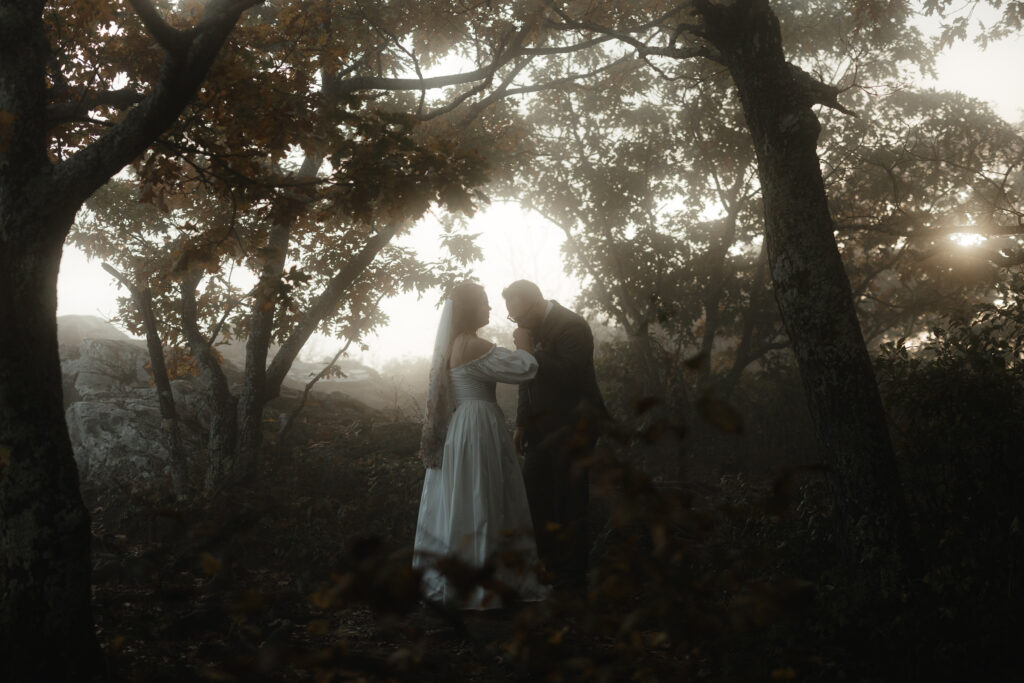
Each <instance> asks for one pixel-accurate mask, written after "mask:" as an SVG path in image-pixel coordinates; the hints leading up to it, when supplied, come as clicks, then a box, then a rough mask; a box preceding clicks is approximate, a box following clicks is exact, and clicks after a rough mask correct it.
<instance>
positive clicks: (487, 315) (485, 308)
mask: <svg viewBox="0 0 1024 683" xmlns="http://www.w3.org/2000/svg"><path fill="white" fill-rule="evenodd" d="M477 305H478V309H477V320H479V321H481V322H480V325H479V327H483V326H484V325H486V324H487V323H489V322H491V305H490V303H488V301H487V295H486V294H485V295H484V296H483V298H482V299H481V300H480V303H479V304H477Z"/></svg>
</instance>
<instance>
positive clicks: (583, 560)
mask: <svg viewBox="0 0 1024 683" xmlns="http://www.w3.org/2000/svg"><path fill="white" fill-rule="evenodd" d="M549 444H550V445H549ZM590 450H591V449H590V448H586V449H582V448H579V447H577V448H568V447H566V446H565V445H563V444H557V445H556V444H554V443H551V440H548V442H547V443H544V442H542V444H541V445H540V446H531V445H530V444H529V443H528V444H527V445H526V448H525V449H524V455H525V461H524V463H523V480H524V482H525V484H526V497H527V500H528V501H529V504H530V516H531V517H532V519H533V532H534V535H535V537H536V539H537V552H538V554H539V555H540V559H541V560H543V562H544V565H545V567H546V568H547V569H548V571H550V572H551V573H553V574H554V577H555V578H554V582H555V586H557V587H569V588H582V587H585V586H586V581H587V560H588V556H589V554H590V542H589V538H588V529H587V523H588V522H587V507H588V503H589V501H590V478H589V476H588V474H587V471H586V470H585V469H581V468H580V467H575V466H574V465H575V463H577V462H578V461H579V460H581V459H582V458H583V457H584V456H585V455H587V454H589V452H590Z"/></svg>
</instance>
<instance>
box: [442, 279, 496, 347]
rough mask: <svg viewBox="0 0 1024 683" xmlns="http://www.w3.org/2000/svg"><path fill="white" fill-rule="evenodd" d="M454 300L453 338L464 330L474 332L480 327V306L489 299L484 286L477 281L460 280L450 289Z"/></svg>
mask: <svg viewBox="0 0 1024 683" xmlns="http://www.w3.org/2000/svg"><path fill="white" fill-rule="evenodd" d="M448 298H449V299H451V300H452V339H455V337H457V336H459V335H460V334H462V333H463V332H469V333H470V334H472V333H473V332H476V331H477V330H478V329H479V328H480V327H481V324H480V312H479V309H478V306H479V305H480V304H481V303H485V302H486V301H487V293H486V292H485V291H484V288H483V287H481V286H480V285H478V284H477V283H475V282H460V283H459V284H457V285H455V286H454V287H452V288H451V289H450V290H449V291H448Z"/></svg>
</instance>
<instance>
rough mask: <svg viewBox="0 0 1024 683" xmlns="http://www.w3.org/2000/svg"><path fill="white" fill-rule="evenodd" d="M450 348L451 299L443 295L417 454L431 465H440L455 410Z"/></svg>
mask: <svg viewBox="0 0 1024 683" xmlns="http://www.w3.org/2000/svg"><path fill="white" fill-rule="evenodd" d="M451 350H452V300H451V299H450V298H446V299H445V301H444V307H443V308H442V309H441V321H440V322H439V323H438V324H437V336H436V337H435V338H434V355H433V357H432V359H431V362H430V379H429V380H428V383H427V409H426V413H425V415H424V416H423V432H422V434H421V435H420V458H421V459H422V460H423V464H424V465H425V466H426V467H430V468H435V469H437V468H440V467H441V458H442V455H443V451H444V440H445V436H447V434H448V422H449V420H451V417H452V412H453V411H454V410H455V400H454V397H453V396H452V383H451V377H450V376H449V373H448V360H449V358H450V357H451Z"/></svg>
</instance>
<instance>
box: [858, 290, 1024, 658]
mask: <svg viewBox="0 0 1024 683" xmlns="http://www.w3.org/2000/svg"><path fill="white" fill-rule="evenodd" d="M1022 335H1024V317H1022V315H1021V306H1020V301H1019V299H1014V300H1013V301H1011V302H1009V303H1004V304H1003V305H1002V306H986V307H984V308H983V309H982V311H981V312H980V313H977V314H975V315H974V316H972V317H971V318H952V319H950V320H948V322H946V323H944V324H943V326H942V327H938V326H937V327H935V328H934V329H932V330H931V333H930V334H929V335H928V337H927V338H926V339H924V340H922V341H920V342H919V343H917V344H915V345H914V346H911V345H910V344H909V342H908V340H906V339H900V340H899V341H897V342H891V343H887V344H886V345H884V346H883V348H882V353H881V355H880V356H879V358H878V360H877V364H876V367H877V372H878V377H879V383H880V388H881V389H882V393H883V396H884V397H885V400H886V404H887V406H888V410H889V414H890V418H891V423H892V427H893V434H894V438H895V442H896V445H897V449H898V451H897V452H898V454H899V457H900V464H901V469H902V474H903V477H904V481H905V489H906V492H907V497H908V500H909V502H910V504H911V511H912V514H913V517H914V523H915V526H916V529H917V534H918V537H919V542H920V543H921V545H922V549H923V551H924V554H925V557H926V558H927V567H928V569H927V573H926V574H925V576H924V579H923V580H924V583H925V584H926V585H927V587H928V590H929V591H930V592H931V594H932V598H931V600H932V601H933V602H934V603H935V605H936V607H934V609H935V610H936V614H937V621H936V623H935V625H934V628H935V630H936V632H937V634H938V635H937V636H936V637H938V638H942V639H949V640H950V641H951V642H950V643H949V644H948V648H949V651H948V653H947V656H948V657H950V658H952V657H956V656H959V655H962V654H963V648H962V646H961V645H959V644H958V643H957V642H956V639H957V636H956V635H955V634H956V633H959V632H960V631H962V630H963V629H977V630H978V631H979V632H980V633H986V634H989V636H990V637H992V638H993V639H995V640H996V642H999V640H1000V639H1001V638H1002V635H1001V634H1002V632H1003V631H1004V630H1006V631H1013V630H1015V629H1016V628H1019V625H1015V624H1014V622H1013V619H1012V616H1011V615H1012V614H1013V613H1014V610H1017V613H1018V614H1019V609H1020V608H1019V604H1020V595H1021V591H1020V589H1021V586H1020V573H1019V561H1020V559H1019V558H1020V557H1021V551H1022V549H1024V544H1022V539H1021V532H1020V524H1021V519H1024V507H1022V505H1021V498H1020V490H1021V486H1022V485H1024V462H1022V460H1021V450H1020V444H1019V439H1018V436H1017V435H1018V434H1019V432H1020V429H1021V428H1022V427H1024V372H1022V370H1024V365H1022V362H1021V361H1022V360H1024V337H1022ZM1015 606H1016V607H1015Z"/></svg>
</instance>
